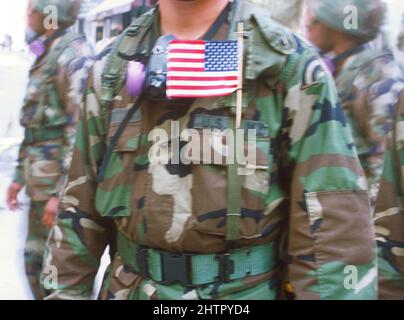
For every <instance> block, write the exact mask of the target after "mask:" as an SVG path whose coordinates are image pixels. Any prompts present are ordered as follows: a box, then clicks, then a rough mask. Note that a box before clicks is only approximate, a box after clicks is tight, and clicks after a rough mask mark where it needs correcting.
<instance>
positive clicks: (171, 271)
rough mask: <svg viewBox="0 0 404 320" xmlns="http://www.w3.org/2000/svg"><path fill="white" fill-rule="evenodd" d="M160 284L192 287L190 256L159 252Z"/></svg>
mask: <svg viewBox="0 0 404 320" xmlns="http://www.w3.org/2000/svg"><path fill="white" fill-rule="evenodd" d="M160 254H161V267H162V275H163V280H162V282H161V283H162V284H164V285H172V284H176V283H178V284H181V285H183V286H186V287H190V286H192V280H191V275H190V274H191V262H190V258H191V255H189V254H174V253H170V252H161V253H160Z"/></svg>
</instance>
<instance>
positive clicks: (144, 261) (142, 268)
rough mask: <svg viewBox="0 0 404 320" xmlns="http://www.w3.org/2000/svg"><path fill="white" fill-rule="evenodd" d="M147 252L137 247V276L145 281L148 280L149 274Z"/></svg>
mask: <svg viewBox="0 0 404 320" xmlns="http://www.w3.org/2000/svg"><path fill="white" fill-rule="evenodd" d="M148 256H149V252H148V249H147V248H143V247H139V248H138V250H137V253H136V262H137V268H138V270H137V271H138V272H137V273H138V274H139V275H140V276H141V277H143V278H146V279H150V272H149V262H148Z"/></svg>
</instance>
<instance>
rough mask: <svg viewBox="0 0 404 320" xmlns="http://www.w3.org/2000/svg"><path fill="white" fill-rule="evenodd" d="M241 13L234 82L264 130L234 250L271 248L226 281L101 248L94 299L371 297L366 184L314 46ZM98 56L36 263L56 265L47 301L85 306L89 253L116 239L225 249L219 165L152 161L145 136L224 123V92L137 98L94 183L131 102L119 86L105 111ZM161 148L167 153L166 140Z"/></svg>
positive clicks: (91, 264)
mask: <svg viewBox="0 0 404 320" xmlns="http://www.w3.org/2000/svg"><path fill="white" fill-rule="evenodd" d="M248 6H249V8H250V9H251V11H252V12H253V14H254V16H255V19H253V18H251V19H250V18H248V17H247V18H246V21H247V22H246V25H245V28H246V31H247V33H248V35H247V40H246V42H248V45H247V46H246V47H247V48H248V49H247V52H246V57H247V58H246V60H247V63H246V64H247V71H248V72H246V78H248V77H252V78H250V79H251V80H253V82H254V83H255V84H256V87H255V90H254V91H253V93H252V94H251V92H250V94H249V103H248V106H247V108H246V110H245V114H244V119H248V120H254V121H258V122H259V123H260V124H261V125H263V126H266V127H267V128H268V134H267V135H263V136H262V137H259V138H258V139H257V141H258V142H257V147H256V149H257V155H258V157H257V158H258V159H259V162H258V163H257V164H258V165H261V169H257V170H256V172H255V174H254V175H253V176H247V177H245V178H244V182H243V188H242V195H243V196H242V219H241V226H240V227H241V233H242V240H241V241H240V242H239V243H238V245H237V246H238V247H240V248H241V247H248V246H255V245H259V244H270V248H272V249H269V250H268V259H269V262H270V264H271V265H272V268H271V269H272V270H271V271H270V272H267V273H265V274H262V275H259V276H247V277H245V278H243V279H241V280H235V281H230V282H226V283H220V282H216V283H212V284H207V285H202V286H196V287H185V286H181V285H162V284H158V283H156V282H155V281H152V280H147V279H143V278H142V277H140V276H139V275H137V274H136V273H134V272H133V271H132V269H131V268H130V267H129V266H128V265H127V264H126V263H124V262H123V260H122V254H121V253H120V252H119V250H118V252H115V250H112V254H111V255H112V259H113V261H112V264H111V266H110V268H109V272H108V274H107V277H106V279H105V281H104V286H103V290H102V293H101V298H102V299H277V298H281V297H282V295H281V291H283V290H282V287H283V283H284V282H286V281H288V282H290V284H291V286H292V288H293V291H294V295H295V297H296V298H297V299H374V298H376V296H377V293H376V282H377V281H376V277H377V275H376V264H375V242H374V235H373V234H374V233H373V227H372V222H371V211H370V206H369V199H368V194H367V191H366V178H365V176H364V172H363V170H362V168H361V166H360V163H359V160H358V157H357V153H356V149H355V146H354V144H353V141H352V137H351V135H350V133H349V130H348V124H347V121H346V119H345V116H344V114H343V111H342V109H341V108H340V105H339V102H338V98H337V93H336V89H335V86H334V84H333V82H332V79H331V76H330V75H329V74H328V73H327V72H325V71H324V70H325V67H324V66H323V65H322V63H321V62H320V58H319V57H318V55H317V54H316V52H315V50H314V49H313V48H311V47H309V46H308V45H307V44H306V43H305V42H304V41H302V40H300V39H298V38H297V37H296V36H294V35H292V34H291V33H290V32H289V31H288V30H286V29H285V28H284V27H282V26H280V25H278V24H276V23H275V22H273V21H272V20H271V19H270V18H268V17H267V16H266V15H265V14H264V13H263V9H262V8H261V9H254V7H253V6H252V5H251V6H250V5H248ZM244 13H245V12H244ZM255 21H259V24H260V25H261V27H262V29H261V30H260V29H259V28H258V26H257V23H255ZM228 28H229V25H227V24H224V25H223V26H222V29H221V30H220V31H219V32H218V34H217V35H216V39H218V40H220V39H226V35H227V31H228ZM263 30H264V32H265V34H266V36H267V38H264V34H263V33H262V31H263ZM285 40H286V43H285ZM134 41H135V40H134ZM287 44H289V45H290V44H292V45H291V46H292V48H293V49H294V50H288V49H290V48H287ZM106 57H107V52H106V53H105V54H103V55H100V56H99V57H98V61H97V62H96V64H95V66H94V68H93V71H92V72H91V74H90V80H89V86H88V88H87V91H86V97H85V103H84V108H83V111H82V115H81V119H80V122H79V125H78V133H77V140H76V144H75V150H74V154H73V160H72V166H71V171H70V174H69V178H68V184H67V187H66V189H65V191H64V195H63V198H62V203H61V212H60V213H59V215H58V221H57V223H56V225H55V226H54V228H53V230H52V233H51V236H50V237H49V243H48V246H47V253H46V264H45V266H48V267H49V266H54V267H56V268H57V271H58V274H57V276H58V283H57V284H58V286H57V288H55V289H53V290H52V292H51V294H50V295H49V296H48V299H88V298H89V297H90V295H91V292H92V287H93V283H94V277H95V275H96V272H97V270H98V267H99V265H100V258H101V256H102V254H103V252H104V249H105V248H106V246H107V245H112V247H113V248H115V243H116V238H117V233H119V235H120V237H125V238H126V239H129V240H130V241H132V242H133V243H136V244H139V245H144V246H147V247H151V248H154V249H159V250H166V251H170V252H174V253H199V254H207V253H219V252H223V251H224V250H225V249H226V243H225V240H224V234H225V215H226V211H227V196H226V195H227V179H226V166H220V165H208V164H199V165H198V164H193V165H183V164H180V165H173V164H169V165H160V164H152V160H153V159H149V157H148V151H149V149H150V147H151V145H152V143H151V142H148V133H149V132H150V131H151V130H152V129H153V128H161V129H164V130H166V131H167V133H168V136H170V124H171V123H172V121H174V120H176V121H179V123H180V126H181V128H180V130H182V129H185V128H193V127H195V126H194V124H195V122H194V119H195V118H197V117H198V115H204V116H208V117H210V119H218V118H217V116H221V117H227V118H230V117H233V115H232V108H230V107H234V103H232V102H231V101H233V100H232V99H231V97H232V96H230V98H224V99H223V98H209V99H197V100H196V101H195V102H194V103H193V104H192V105H191V106H186V105H185V104H184V103H182V105H178V104H179V103H177V104H174V105H167V104H163V103H160V104H159V103H155V102H154V103H153V102H151V101H148V100H146V102H144V103H143V105H142V108H141V111H140V112H139V113H138V114H137V115H136V116H134V117H133V118H132V121H131V122H130V123H129V125H128V126H127V127H126V129H125V131H124V133H123V135H122V136H121V138H120V139H119V142H118V143H117V145H116V148H115V152H114V153H113V156H112V158H111V160H110V162H109V166H108V168H107V172H106V175H105V179H104V181H103V182H101V183H97V182H96V177H97V175H98V173H99V168H100V165H101V162H102V159H103V156H104V154H105V151H106V147H107V144H108V143H109V138H110V137H111V136H112V135H113V134H114V133H115V131H116V130H117V127H118V125H119V120H116V121H113V120H114V119H118V118H119V117H118V116H117V115H118V114H119V113H125V112H127V110H128V107H131V106H132V105H133V103H134V100H135V99H134V98H131V97H129V96H128V95H127V93H126V89H125V88H123V89H122V90H121V92H120V93H119V95H118V97H117V98H116V99H115V100H114V103H113V106H112V108H104V107H103V105H102V104H101V103H100V82H101V79H100V75H101V73H102V70H103V66H104V64H105V61H106V59H107V58H106ZM263 71H265V73H264V72H263ZM259 75H260V77H258V76H259ZM251 80H250V81H251ZM110 119H112V120H111V121H110ZM214 122H215V121H213V120H212V123H214ZM209 123H210V122H209ZM165 142H167V141H165ZM162 146H166V149H165V150H164V151H166V152H168V148H169V147H168V144H164V141H163V142H162ZM216 150H217V148H216ZM346 266H355V267H357V271H358V279H359V283H358V286H357V287H356V288H355V289H349V288H348V289H346V288H345V287H344V279H345V278H346V276H347V274H345V273H344V268H345V267H346ZM46 276H47V274H43V279H44V280H45V277H46Z"/></svg>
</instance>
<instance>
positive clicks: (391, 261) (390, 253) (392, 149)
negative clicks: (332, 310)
mask: <svg viewBox="0 0 404 320" xmlns="http://www.w3.org/2000/svg"><path fill="white" fill-rule="evenodd" d="M403 168H404V91H403V92H402V94H401V99H400V104H399V109H398V112H397V118H396V121H395V122H394V129H393V133H392V135H391V136H390V138H389V149H388V150H387V152H386V159H385V169H384V173H383V177H382V181H381V186H380V192H379V196H378V200H377V205H376V215H375V225H376V240H377V246H378V266H379V290H380V291H379V292H380V298H381V299H401V300H403V299H404V197H403V195H404V194H403V190H404V175H403V174H404V173H403V172H404V171H403Z"/></svg>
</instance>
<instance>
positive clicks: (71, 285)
mask: <svg viewBox="0 0 404 320" xmlns="http://www.w3.org/2000/svg"><path fill="white" fill-rule="evenodd" d="M104 123H105V122H104V121H103V120H102V119H101V116H100V109H99V104H98V98H97V95H96V94H95V93H94V89H93V81H92V79H91V77H90V80H89V86H88V88H87V89H86V94H85V97H84V105H83V109H82V111H81V116H80V121H79V123H78V127H77V137H76V142H75V147H74V151H73V157H72V162H71V169H70V172H69V176H68V179H67V184H66V188H65V190H64V192H63V195H62V197H61V201H60V202H61V203H60V208H59V213H58V217H57V221H56V223H55V226H54V227H53V229H52V232H51V234H50V236H49V239H48V243H47V246H46V253H45V264H44V269H43V272H42V277H41V278H42V280H41V281H42V284H43V285H44V287H45V288H46V289H50V292H51V294H50V295H49V296H48V298H47V299H80V298H82V299H88V298H89V297H90V296H91V293H92V288H93V283H94V278H95V276H96V273H97V271H98V268H99V264H100V258H101V256H102V254H103V252H104V250H105V248H106V246H107V245H109V244H110V243H111V242H110V239H112V235H111V234H110V233H111V232H112V230H113V227H112V225H111V222H110V220H106V219H105V218H102V217H101V216H100V215H99V214H98V212H97V210H96V208H95V200H94V199H95V193H96V181H95V180H96V174H97V168H98V165H99V163H100V161H101V159H102V157H103V155H104V152H105V125H104ZM55 274H56V275H57V277H56V280H55V279H54V278H52V276H54V275H55Z"/></svg>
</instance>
